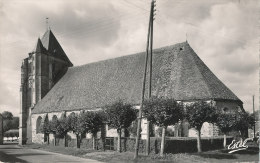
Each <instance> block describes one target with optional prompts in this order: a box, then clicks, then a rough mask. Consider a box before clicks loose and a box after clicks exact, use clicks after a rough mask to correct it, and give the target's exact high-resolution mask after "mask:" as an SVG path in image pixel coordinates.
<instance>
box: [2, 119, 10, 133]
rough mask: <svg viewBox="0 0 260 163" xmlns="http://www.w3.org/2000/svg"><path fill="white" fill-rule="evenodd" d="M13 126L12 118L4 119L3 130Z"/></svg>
mask: <svg viewBox="0 0 260 163" xmlns="http://www.w3.org/2000/svg"><path fill="white" fill-rule="evenodd" d="M11 128H12V120H10V119H4V120H3V132H6V131H8V130H10V129H11Z"/></svg>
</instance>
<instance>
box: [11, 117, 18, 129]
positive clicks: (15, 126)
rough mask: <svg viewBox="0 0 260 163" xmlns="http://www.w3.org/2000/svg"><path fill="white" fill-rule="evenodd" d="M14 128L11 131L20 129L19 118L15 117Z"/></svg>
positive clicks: (13, 120)
mask: <svg viewBox="0 0 260 163" xmlns="http://www.w3.org/2000/svg"><path fill="white" fill-rule="evenodd" d="M11 123H12V125H11V126H12V128H11V129H18V128H19V117H13V119H12V122H11Z"/></svg>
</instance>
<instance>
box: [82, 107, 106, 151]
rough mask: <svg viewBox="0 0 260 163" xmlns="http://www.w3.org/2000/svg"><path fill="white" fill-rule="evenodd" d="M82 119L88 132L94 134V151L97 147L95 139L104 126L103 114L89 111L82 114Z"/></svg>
mask: <svg viewBox="0 0 260 163" xmlns="http://www.w3.org/2000/svg"><path fill="white" fill-rule="evenodd" d="M82 116H83V117H82V119H83V121H84V123H85V124H84V126H85V127H86V132H88V133H91V134H92V139H93V149H95V147H96V141H95V138H96V136H97V132H98V131H100V129H101V127H102V125H103V119H102V115H101V112H96V111H87V112H85V113H83V114H82Z"/></svg>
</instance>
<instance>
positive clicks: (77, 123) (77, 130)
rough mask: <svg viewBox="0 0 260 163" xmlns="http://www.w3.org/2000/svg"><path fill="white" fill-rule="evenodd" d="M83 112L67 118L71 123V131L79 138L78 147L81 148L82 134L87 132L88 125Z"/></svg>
mask: <svg viewBox="0 0 260 163" xmlns="http://www.w3.org/2000/svg"><path fill="white" fill-rule="evenodd" d="M82 114H83V113H80V114H79V115H77V114H75V113H74V114H70V115H69V116H68V119H67V123H68V124H70V125H69V131H72V132H73V133H74V134H75V135H76V138H77V148H80V141H81V138H80V137H81V135H82V134H84V133H86V126H85V123H84V116H83V115H82Z"/></svg>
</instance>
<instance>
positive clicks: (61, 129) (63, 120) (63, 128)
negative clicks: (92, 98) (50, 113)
mask: <svg viewBox="0 0 260 163" xmlns="http://www.w3.org/2000/svg"><path fill="white" fill-rule="evenodd" d="M69 130H70V124H69V123H68V119H67V117H66V114H63V115H62V116H61V117H60V118H59V124H58V126H57V132H58V135H59V136H61V137H64V146H65V147H67V146H68V142H67V133H68V132H69Z"/></svg>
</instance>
